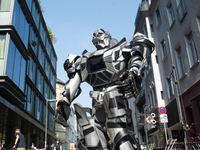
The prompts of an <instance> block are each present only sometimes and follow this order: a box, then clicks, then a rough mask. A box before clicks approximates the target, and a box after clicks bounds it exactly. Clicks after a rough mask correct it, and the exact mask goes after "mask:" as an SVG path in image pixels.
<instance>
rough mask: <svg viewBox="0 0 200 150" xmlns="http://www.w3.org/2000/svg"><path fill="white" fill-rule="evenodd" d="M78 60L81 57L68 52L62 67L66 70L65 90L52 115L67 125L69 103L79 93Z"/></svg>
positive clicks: (79, 60)
mask: <svg viewBox="0 0 200 150" xmlns="http://www.w3.org/2000/svg"><path fill="white" fill-rule="evenodd" d="M80 62H81V58H80V57H79V56H76V55H72V54H70V55H69V56H68V58H67V60H66V61H65V63H64V69H65V70H66V71H67V74H68V77H69V80H68V81H67V82H66V83H65V91H64V92H63V93H62V94H63V98H62V99H61V100H60V101H58V103H57V109H56V112H55V115H54V119H55V121H57V122H58V123H60V124H62V125H63V126H68V125H67V120H68V118H69V115H70V111H71V110H70V104H71V103H72V101H73V100H74V99H75V98H76V97H78V96H79V94H80V93H81V88H80V83H81V77H80V75H79V71H80Z"/></svg>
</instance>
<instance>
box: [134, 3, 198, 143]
mask: <svg viewBox="0 0 200 150" xmlns="http://www.w3.org/2000/svg"><path fill="white" fill-rule="evenodd" d="M199 7H200V1H198V0H193V1H190V0H173V1H172V0H166V1H163V0H152V1H151V0H142V2H141V5H140V8H139V10H138V13H137V17H136V20H135V32H142V33H144V34H146V35H147V36H148V37H149V38H150V39H152V41H154V42H155V51H154V52H153V54H152V73H150V74H149V75H150V77H148V76H149V75H147V76H146V77H145V79H144V85H145V86H144V90H145V94H144V99H143V101H142V98H140V99H139V101H138V102H137V104H138V108H141V110H145V109H144V108H145V107H146V106H152V105H153V106H155V105H157V106H158V108H159V107H161V106H164V107H166V110H167V112H166V114H167V116H168V123H166V128H167V139H169V138H173V139H177V141H178V142H184V143H187V138H189V137H195V136H199V135H200V119H199V118H200V96H199V95H200V91H199V90H198V89H199V86H200V74H199V72H200V67H199V58H200V51H199V49H200V42H199V41H200V10H199ZM157 66H158V67H157ZM155 70H156V71H155ZM148 73H149V72H148ZM160 81H161V84H160V85H159V82H160ZM157 83H158V84H157ZM153 89H155V90H154V91H153ZM151 91H153V92H152V94H151ZM137 104H136V105H137ZM158 108H157V109H156V108H154V109H153V110H152V109H151V108H148V109H147V113H148V114H149V113H152V112H154V113H155V114H156V116H157V117H156V120H157V124H156V125H157V127H156V128H153V129H150V130H148V134H146V133H145V132H143V137H144V136H145V135H146V136H148V138H146V141H147V142H149V143H154V144H155V147H158V146H163V145H165V143H166V140H165V137H161V136H160V135H161V134H162V135H164V129H163V128H164V123H161V122H160V121H161V118H160V117H159V115H160V113H159V109H158ZM143 112H144V111H143ZM186 124H187V125H188V126H191V128H187V126H186ZM139 126H140V125H138V127H139ZM144 127H145V125H143V127H142V128H144ZM186 128H187V129H186ZM185 129H186V130H185ZM143 139H145V138H143ZM148 139H149V141H148ZM161 139H163V140H161Z"/></svg>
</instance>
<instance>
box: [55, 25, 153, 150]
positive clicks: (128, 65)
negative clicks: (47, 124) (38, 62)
mask: <svg viewBox="0 0 200 150" xmlns="http://www.w3.org/2000/svg"><path fill="white" fill-rule="evenodd" d="M92 42H93V44H94V46H95V47H96V48H97V50H96V51H94V52H92V53H90V52H88V51H86V50H85V51H84V52H83V54H82V57H80V56H76V55H72V54H69V56H68V58H67V60H66V61H65V63H64V69H65V70H66V71H67V74H68V77H69V80H68V82H66V84H65V91H64V92H63V98H62V100H60V101H59V102H58V104H57V110H56V113H55V121H57V122H59V123H60V124H62V125H64V126H67V124H66V122H67V119H68V117H69V114H70V104H71V103H72V101H73V100H74V99H75V98H76V97H77V96H78V95H79V94H80V93H81V89H80V84H81V83H82V82H87V83H88V84H89V85H91V86H92V87H93V91H91V92H90V97H91V98H92V109H90V108H83V107H82V106H81V105H80V104H74V108H75V113H76V116H77V120H78V123H79V124H80V126H81V127H82V130H83V134H84V138H85V143H84V145H83V144H82V143H79V145H78V147H79V149H81V150H82V149H83V150H87V149H88V150H96V149H98V150H111V149H113V150H133V149H140V146H139V144H138V142H137V140H136V139H135V137H134V133H133V130H132V119H131V110H130V109H129V107H128V99H129V98H131V97H135V96H136V94H137V92H138V90H139V88H140V84H141V77H142V75H143V71H144V70H145V67H147V66H148V63H149V61H150V56H151V55H150V54H151V52H152V51H153V49H154V44H153V43H152V42H151V41H150V40H149V39H148V38H147V37H146V36H145V35H143V34H140V33H136V34H135V35H134V36H133V38H132V39H131V40H130V42H129V43H127V42H126V39H125V38H123V39H122V40H121V41H120V42H118V41H117V40H116V39H113V38H111V36H110V34H109V33H108V32H107V31H105V30H103V29H98V30H96V31H95V32H94V33H93V37H92ZM83 101H84V99H83ZM86 112H88V113H89V114H91V116H90V117H88V115H87V114H86ZM109 140H110V141H111V145H109V144H108V141H109Z"/></svg>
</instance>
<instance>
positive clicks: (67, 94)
mask: <svg viewBox="0 0 200 150" xmlns="http://www.w3.org/2000/svg"><path fill="white" fill-rule="evenodd" d="M80 83H81V79H80V76H79V74H78V73H75V75H74V77H73V78H71V79H70V80H69V81H67V82H66V84H65V91H64V92H63V100H64V101H65V102H66V103H67V104H68V105H70V104H71V102H72V101H73V100H74V97H77V96H75V94H76V92H77V89H78V88H79V87H80Z"/></svg>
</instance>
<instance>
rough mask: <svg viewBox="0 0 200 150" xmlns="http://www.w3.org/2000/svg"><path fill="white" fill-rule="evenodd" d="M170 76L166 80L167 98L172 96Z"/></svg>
mask: <svg viewBox="0 0 200 150" xmlns="http://www.w3.org/2000/svg"><path fill="white" fill-rule="evenodd" d="M172 82H173V81H172V80H171V76H170V77H169V78H167V89H168V91H167V92H168V98H170V97H172V96H173V94H174V90H173V85H172Z"/></svg>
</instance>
